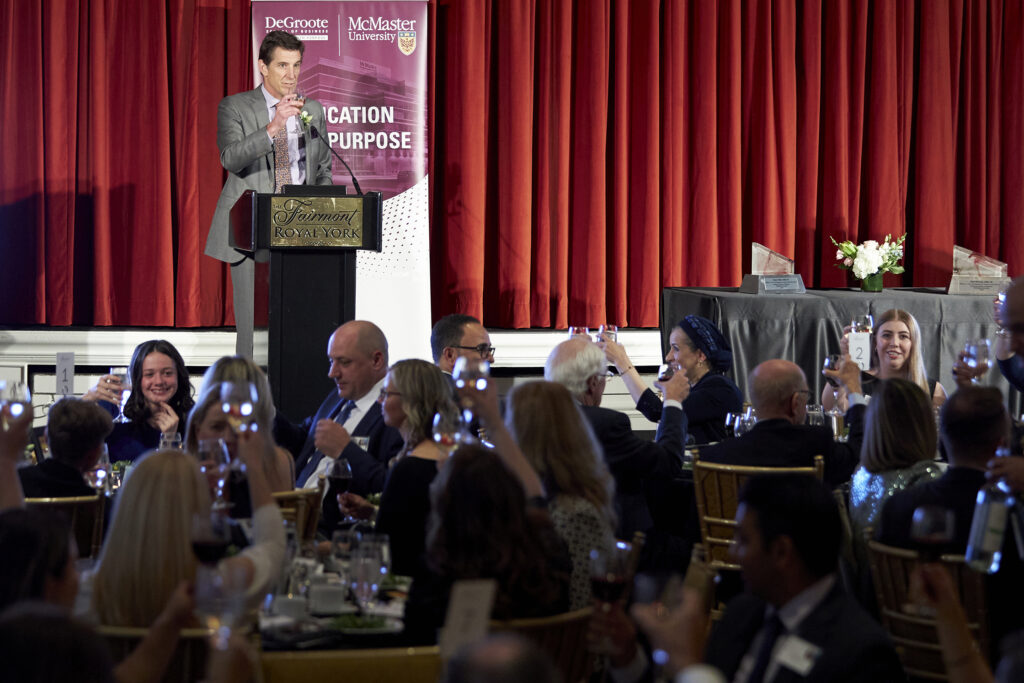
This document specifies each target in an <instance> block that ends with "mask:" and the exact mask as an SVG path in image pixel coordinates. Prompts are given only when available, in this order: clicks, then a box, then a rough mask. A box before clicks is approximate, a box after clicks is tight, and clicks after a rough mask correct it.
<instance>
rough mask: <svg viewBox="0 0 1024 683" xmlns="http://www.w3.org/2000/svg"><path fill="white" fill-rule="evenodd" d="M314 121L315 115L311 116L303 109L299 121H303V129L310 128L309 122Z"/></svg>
mask: <svg viewBox="0 0 1024 683" xmlns="http://www.w3.org/2000/svg"><path fill="white" fill-rule="evenodd" d="M312 120H313V115H312V114H310V113H309V112H308V111H306V110H305V109H303V110H302V113H301V114H299V121H302V127H303V128H309V122H310V121H312Z"/></svg>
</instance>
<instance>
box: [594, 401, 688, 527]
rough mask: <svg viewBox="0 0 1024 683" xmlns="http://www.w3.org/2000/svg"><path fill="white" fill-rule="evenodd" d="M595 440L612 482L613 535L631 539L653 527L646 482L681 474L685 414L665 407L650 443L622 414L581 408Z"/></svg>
mask: <svg viewBox="0 0 1024 683" xmlns="http://www.w3.org/2000/svg"><path fill="white" fill-rule="evenodd" d="M580 408H581V409H582V411H583V415H584V416H585V417H586V418H587V421H588V422H590V426H591V428H592V429H593V430H594V435H595V436H596V437H597V441H598V443H600V444H601V449H602V450H603V451H604V460H605V463H606V464H607V465H608V469H609V471H610V472H611V474H612V477H613V478H614V479H615V507H616V512H617V513H618V518H619V523H618V528H617V529H616V535H617V536H618V537H619V538H627V539H628V538H630V537H631V536H632V535H633V533H634V532H635V531H647V529H649V528H650V527H651V526H652V524H653V520H652V518H651V513H650V510H649V509H648V505H647V500H646V498H645V483H646V482H648V481H650V480H662V481H667V480H671V479H673V478H674V477H677V476H679V475H680V474H681V473H682V463H683V444H684V443H685V441H686V426H687V420H686V413H684V412H683V411H682V410H680V409H679V408H666V409H665V411H664V414H663V416H662V420H661V422H659V423H658V431H657V434H656V435H655V440H654V441H653V442H651V441H646V440H644V439H641V438H640V437H638V436H637V435H636V434H634V433H633V429H632V427H630V424H629V417H627V416H626V415H625V414H624V413H620V412H619V411H617V410H611V409H610V408H601V407H599V406H580Z"/></svg>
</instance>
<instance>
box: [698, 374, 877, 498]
mask: <svg viewBox="0 0 1024 683" xmlns="http://www.w3.org/2000/svg"><path fill="white" fill-rule="evenodd" d="M828 373H829V375H830V376H831V377H833V378H835V379H837V380H838V381H839V382H840V383H842V384H843V385H844V386H845V387H846V388H847V390H848V391H849V396H850V408H849V410H847V412H846V418H845V420H846V424H847V425H848V426H849V428H850V434H849V439H848V440H847V441H846V442H845V443H843V442H837V441H836V440H835V439H834V438H833V436H832V430H831V428H829V427H825V426H821V425H806V424H804V422H805V420H806V418H807V400H808V398H810V396H811V392H810V390H809V389H808V388H807V378H806V377H805V376H804V373H803V370H801V369H800V366H798V365H796V364H795V363H791V362H789V361H787V360H780V359H776V360H768V361H765V362H763V363H761V364H760V365H758V366H757V367H755V368H754V370H753V371H752V372H751V373H750V377H749V379H748V381H747V386H748V387H750V401H751V403H752V404H753V406H754V409H755V410H756V411H757V424H756V425H754V428H753V429H751V430H750V431H749V432H747V433H746V434H743V435H742V436H739V437H737V438H735V439H727V440H726V441H722V442H720V443H718V444H716V445H714V446H709V447H707V448H704V449H702V450H701V452H700V459H701V460H704V461H706V462H715V463H722V464H726V465H745V466H754V467H809V466H811V465H812V464H813V463H814V456H816V455H821V456H824V458H825V481H826V482H828V483H829V485H831V486H833V487H835V486H838V485H839V484H842V483H843V482H845V481H848V480H849V479H850V476H851V475H852V474H853V471H854V470H855V469H856V468H857V463H858V462H859V461H860V445H861V441H862V440H863V438H864V410H865V405H864V397H863V396H862V395H861V393H860V389H861V386H860V370H858V368H857V366H856V365H855V364H854V363H852V362H850V361H847V362H846V363H844V364H843V366H842V368H840V370H838V371H828Z"/></svg>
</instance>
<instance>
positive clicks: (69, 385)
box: [56, 351, 75, 396]
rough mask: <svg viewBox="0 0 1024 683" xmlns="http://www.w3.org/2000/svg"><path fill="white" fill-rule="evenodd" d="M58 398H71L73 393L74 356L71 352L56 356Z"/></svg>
mask: <svg viewBox="0 0 1024 683" xmlns="http://www.w3.org/2000/svg"><path fill="white" fill-rule="evenodd" d="M56 393H57V395H58V396H71V395H73V394H74V393H75V354H74V352H73V351H62V352H61V353H58V354H57V391H56Z"/></svg>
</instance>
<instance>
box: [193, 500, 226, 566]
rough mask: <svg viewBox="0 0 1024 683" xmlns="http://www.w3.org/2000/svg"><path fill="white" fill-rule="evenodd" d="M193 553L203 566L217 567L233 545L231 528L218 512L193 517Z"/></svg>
mask: <svg viewBox="0 0 1024 683" xmlns="http://www.w3.org/2000/svg"><path fill="white" fill-rule="evenodd" d="M191 540H192V552H193V553H194V554H195V556H196V559H197V560H199V562H200V563H201V564H204V565H207V566H209V567H215V566H216V565H217V563H218V562H220V561H221V560H222V559H224V556H225V555H227V552H228V546H229V545H231V527H230V525H229V524H228V520H227V518H226V517H225V516H224V515H223V514H222V513H221V512H220V511H218V510H215V509H214V510H211V511H210V513H209V514H202V513H199V512H197V513H195V514H194V515H192V535H191Z"/></svg>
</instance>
